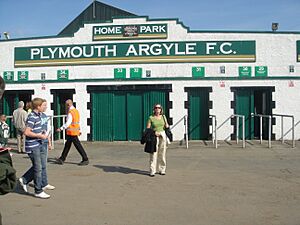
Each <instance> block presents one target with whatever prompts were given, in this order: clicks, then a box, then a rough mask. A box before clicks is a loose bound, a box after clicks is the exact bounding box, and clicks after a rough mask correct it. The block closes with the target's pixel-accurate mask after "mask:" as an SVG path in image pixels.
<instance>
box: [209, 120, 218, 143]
mask: <svg viewBox="0 0 300 225" xmlns="http://www.w3.org/2000/svg"><path fill="white" fill-rule="evenodd" d="M209 118H212V142H213V144H214V145H215V148H218V139H217V125H218V124H217V117H216V116H215V115H209Z"/></svg>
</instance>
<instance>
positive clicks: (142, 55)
mask: <svg viewBox="0 0 300 225" xmlns="http://www.w3.org/2000/svg"><path fill="white" fill-rule="evenodd" d="M255 54H256V53H255V41H189V42H184V41H183V42H138V43H117V44H111V43H109V44H92V45H62V46H34V47H17V48H15V54H14V55H15V67H35V66H56V65H60V66H62V65H95V64H137V63H190V62H255V60H256V57H255Z"/></svg>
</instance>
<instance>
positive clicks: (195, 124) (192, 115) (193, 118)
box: [188, 88, 209, 140]
mask: <svg viewBox="0 0 300 225" xmlns="http://www.w3.org/2000/svg"><path fill="white" fill-rule="evenodd" d="M188 101H189V109H188V114H189V115H188V120H189V121H188V124H189V126H188V128H189V131H188V132H189V139H190V140H206V139H208V136H209V108H208V101H209V91H208V89H207V88H192V89H190V90H189V91H188Z"/></svg>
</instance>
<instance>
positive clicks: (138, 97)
mask: <svg viewBox="0 0 300 225" xmlns="http://www.w3.org/2000/svg"><path fill="white" fill-rule="evenodd" d="M170 89H171V88H170V85H124V86H105V87H104V86H89V87H88V91H89V92H90V94H91V104H90V112H91V122H90V126H91V133H90V135H89V139H90V140H92V141H138V140H140V139H141V135H142V132H143V130H144V129H145V127H146V123H147V120H148V118H149V116H150V115H151V114H152V107H153V105H154V104H156V103H160V104H161V105H162V107H163V108H164V113H165V115H166V116H167V118H168V115H169V91H170ZM169 122H170V123H171V121H170V120H169Z"/></svg>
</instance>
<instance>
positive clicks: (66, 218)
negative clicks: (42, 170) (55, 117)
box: [0, 142, 300, 225]
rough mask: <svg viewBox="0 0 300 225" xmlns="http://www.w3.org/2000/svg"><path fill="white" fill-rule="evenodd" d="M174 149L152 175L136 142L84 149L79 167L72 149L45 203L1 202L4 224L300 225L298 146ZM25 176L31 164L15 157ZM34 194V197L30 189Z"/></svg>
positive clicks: (55, 172)
mask: <svg viewBox="0 0 300 225" xmlns="http://www.w3.org/2000/svg"><path fill="white" fill-rule="evenodd" d="M206 144H207V143H202V142H201V143H199V142H193V143H190V148H189V150H186V149H185V148H184V147H183V146H180V145H179V144H178V143H173V144H172V145H171V146H170V147H169V149H168V154H167V160H168V167H167V175H166V176H160V175H157V176H155V177H154V178H151V177H149V176H148V160H149V158H148V154H147V153H144V152H143V150H142V145H140V144H139V143H137V142H114V143H105V142H97V143H84V146H85V148H86V149H87V152H88V155H89V157H90V165H88V166H86V167H79V166H77V165H76V163H78V162H79V161H80V157H79V154H78V153H77V152H76V151H75V149H74V148H72V149H71V154H70V156H69V157H68V159H67V163H65V164H64V165H63V166H61V165H56V164H53V163H52V162H51V161H53V158H54V157H56V156H58V155H59V154H60V151H61V148H62V145H61V144H58V143H56V145H55V146H56V149H55V150H53V151H51V152H50V155H49V160H50V162H49V164H48V174H49V181H50V183H51V184H53V185H55V186H56V189H55V190H54V191H48V193H49V194H51V198H50V199H48V200H42V199H37V198H34V197H32V196H31V195H25V194H22V193H20V191H18V190H16V192H15V193H11V194H8V195H6V196H0V198H1V200H0V211H1V212H2V217H3V224H4V225H153V224H155V225H299V224H300V213H299V212H300V143H299V142H298V143H297V145H298V146H299V147H298V148H295V149H292V148H291V147H290V146H289V145H281V144H279V143H276V144H274V146H273V148H272V149H268V148H267V147H266V146H267V143H264V144H263V145H262V146H261V145H258V144H253V143H250V144H249V143H248V144H247V148H246V149H242V148H240V146H237V145H235V144H232V145H230V144H227V143H221V146H220V148H219V149H214V148H213V146H212V145H211V143H208V144H207V145H206ZM13 159H14V166H15V168H16V170H17V175H18V176H20V175H22V173H23V172H24V171H25V170H26V169H27V168H28V167H29V166H30V160H29V159H28V157H27V156H26V155H20V154H16V153H14V155H13ZM29 190H30V192H32V191H33V188H32V187H29Z"/></svg>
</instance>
